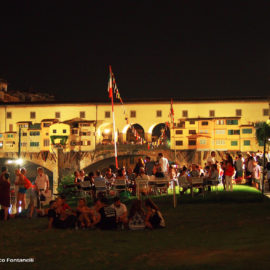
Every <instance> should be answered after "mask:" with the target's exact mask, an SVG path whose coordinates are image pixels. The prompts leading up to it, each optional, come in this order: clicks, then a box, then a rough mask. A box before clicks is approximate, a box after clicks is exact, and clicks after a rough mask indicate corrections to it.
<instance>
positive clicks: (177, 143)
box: [175, 141, 183, 145]
mask: <svg viewBox="0 0 270 270" xmlns="http://www.w3.org/2000/svg"><path fill="white" fill-rule="evenodd" d="M175 145H183V141H176V142H175Z"/></svg>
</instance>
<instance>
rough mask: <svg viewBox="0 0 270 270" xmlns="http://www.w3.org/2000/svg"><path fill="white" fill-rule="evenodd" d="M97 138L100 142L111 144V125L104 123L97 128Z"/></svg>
mask: <svg viewBox="0 0 270 270" xmlns="http://www.w3.org/2000/svg"><path fill="white" fill-rule="evenodd" d="M97 140H98V143H100V144H111V143H112V142H113V125H112V124H111V123H104V124H102V125H100V126H99V127H98V129H97Z"/></svg>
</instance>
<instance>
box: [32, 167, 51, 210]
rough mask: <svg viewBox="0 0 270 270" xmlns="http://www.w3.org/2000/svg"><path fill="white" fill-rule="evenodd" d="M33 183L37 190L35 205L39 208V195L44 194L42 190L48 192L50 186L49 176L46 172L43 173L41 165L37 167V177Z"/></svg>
mask: <svg viewBox="0 0 270 270" xmlns="http://www.w3.org/2000/svg"><path fill="white" fill-rule="evenodd" d="M35 184H36V191H37V207H38V208H40V207H41V200H40V196H41V195H43V196H44V194H43V192H44V193H48V192H49V188H50V182H49V177H48V175H47V174H45V173H44V170H43V168H42V167H38V168H37V177H36V180H35Z"/></svg>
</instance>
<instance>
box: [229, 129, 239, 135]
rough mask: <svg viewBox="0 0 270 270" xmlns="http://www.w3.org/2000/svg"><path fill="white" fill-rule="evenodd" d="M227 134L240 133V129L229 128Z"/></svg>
mask: <svg viewBox="0 0 270 270" xmlns="http://www.w3.org/2000/svg"><path fill="white" fill-rule="evenodd" d="M228 135H240V130H239V129H229V130H228Z"/></svg>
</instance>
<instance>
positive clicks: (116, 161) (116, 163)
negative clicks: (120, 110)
mask: <svg viewBox="0 0 270 270" xmlns="http://www.w3.org/2000/svg"><path fill="white" fill-rule="evenodd" d="M110 80H111V81H110V88H111V89H110V91H111V100H112V117H113V139H114V157H115V167H116V169H118V160H117V145H116V136H115V135H116V130H115V117H114V106H113V93H112V68H111V66H110Z"/></svg>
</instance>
